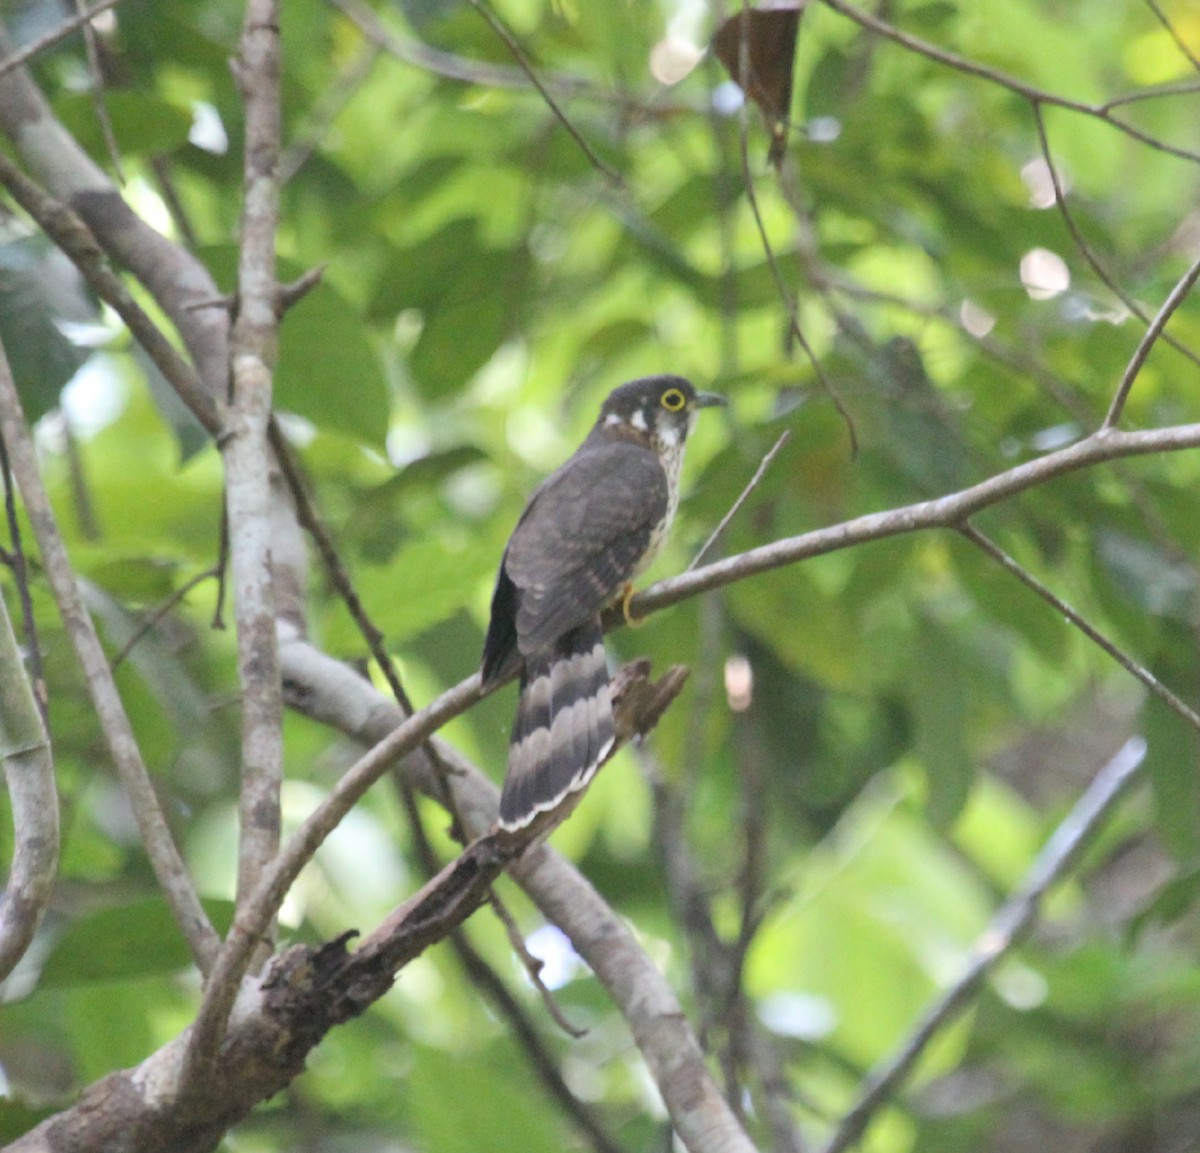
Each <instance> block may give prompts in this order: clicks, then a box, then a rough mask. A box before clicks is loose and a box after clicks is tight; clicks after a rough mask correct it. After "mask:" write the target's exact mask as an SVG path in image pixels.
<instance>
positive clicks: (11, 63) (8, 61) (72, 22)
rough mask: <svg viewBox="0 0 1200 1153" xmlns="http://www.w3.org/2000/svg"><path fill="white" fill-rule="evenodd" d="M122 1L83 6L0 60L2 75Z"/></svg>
mask: <svg viewBox="0 0 1200 1153" xmlns="http://www.w3.org/2000/svg"><path fill="white" fill-rule="evenodd" d="M120 3H121V0H97V2H96V3H95V4H93V5H92V6H91V7H90V8H81V9H80V10H79V11H78V12H76V13H75V15H74V16H72V17H70V19H68V20H64V21H63V22H62V23H61V24H59V25H58V26H57V27H55V28H51V29H50V31H49V32H47V33H46V34H45V35H44V36H39V37H38V38H37V39H36V40H34V41H31V42H30V43H29V44H26V45H25V47H24V48H21V49H18V50H17V51H15V52H13V53H12V54H11V55H8V56H5V58H4V59H3V60H0V76H3V75H4V74H5V73H6V72H11V71H12V70H13V69H14V68H19V67H20V66H21V65H22V64H25V63H27V62H28V61H30V60H32V59H33V58H34V57H35V56H37V55H39V54H40V53H42V52H45V51H46V49H47V48H53V47H54V45H55V44H58V43H59V42H60V41H62V40H65V39H66V38H67V37H68V36H70V35H71V34H72V33H73V32H77V31H79V29H80V28H86V27H87V26H88V25H89V24H90V23H91V22H92V21H93V20H95V19H96V17H97V16H99V15H100V14H101V13H102V12H107V11H108V10H109V9H110V8H115V7H116V6H117V5H118V4H120Z"/></svg>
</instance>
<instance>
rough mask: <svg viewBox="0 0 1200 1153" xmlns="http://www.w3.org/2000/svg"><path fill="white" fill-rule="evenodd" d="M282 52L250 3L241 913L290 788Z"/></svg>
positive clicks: (243, 65) (234, 568)
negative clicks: (283, 636) (275, 416)
mask: <svg viewBox="0 0 1200 1153" xmlns="http://www.w3.org/2000/svg"><path fill="white" fill-rule="evenodd" d="M279 52H280V45H279V11H278V7H277V3H276V0H250V3H249V4H247V6H246V19H245V25H244V27H243V30H242V43H241V51H240V54H239V57H238V60H237V62H236V65H235V75H236V77H237V80H238V82H239V85H240V87H241V90H242V99H243V102H244V105H245V110H246V144H245V160H244V202H243V205H242V226H241V237H242V243H241V252H240V258H239V264H238V313H237V319H236V320H235V321H234V325H233V335H232V339H231V356H232V376H233V382H232V383H233V398H232V403H231V404H230V407H229V410H228V413H227V415H226V420H225V435H224V436H223V437H222V441H221V452H222V456H223V458H224V461H225V500H226V514H227V517H228V525H229V559H230V574H231V577H232V581H233V590H234V618H235V621H236V624H237V650H238V683H239V685H240V687H241V706H242V785H241V791H240V794H239V801H238V876H237V908H238V910H239V912H242V911H244V910H245V907H246V902H247V901H248V900H249V899H250V894H251V893H252V892H253V891H254V888H255V887H256V886H257V884H258V882H259V880H260V878H261V877H262V874H263V871H264V869H266V867H267V865H268V863H269V862H270V861H271V860H272V859H273V858H274V856H275V854H276V853H277V852H278V849H279V836H280V807H279V806H280V789H281V787H282V784H283V693H282V688H281V684H280V672H279V648H278V644H277V641H276V633H275V616H276V606H275V593H274V588H273V582H272V573H271V481H270V462H271V450H270V447H269V445H268V443H267V427H268V424H269V422H270V419H271V390H272V374H273V372H274V366H275V358H276V342H277V335H278V333H277V328H278V317H277V314H276V295H277V285H276V280H275V231H276V228H277V226H278V216H279V188H278V173H277V168H278V163H279V132H280V107H279V77H280V60H279ZM264 931H266V930H265V927H264ZM230 995H232V991H230Z"/></svg>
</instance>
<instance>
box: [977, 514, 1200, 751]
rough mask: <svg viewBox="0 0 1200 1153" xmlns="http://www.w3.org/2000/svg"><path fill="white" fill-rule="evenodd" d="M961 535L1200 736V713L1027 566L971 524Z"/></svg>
mask: <svg viewBox="0 0 1200 1153" xmlns="http://www.w3.org/2000/svg"><path fill="white" fill-rule="evenodd" d="M960 532H961V533H962V535H963V536H964V537H966V538H967V540H969V541H970V542H971V543H972V544H973V545H975V546H976V547H977V548H980V549H982V550H983V551H984V552H985V553H987V555H988V556H990V557H991V558H992V560H994V561H997V562H998V563H999V564H1001V565H1003V566H1004V568H1005V569H1007V570H1008V572H1010V573H1012V575H1013V576H1015V577H1016V578H1017V580H1019V581H1020V582H1021V583H1022V584H1023V585H1024V586H1025V587H1026V588H1028V589H1030V590H1032V591H1033V592H1035V593H1036V594H1037V595H1038V596H1039V597H1041V598H1042V600H1044V601H1045V602H1046V603H1047V604H1048V605H1050V607H1051V608H1052V609H1054V611H1055V612H1056V613H1061V614H1062V615H1063V616H1064V617H1065V618H1066V619H1067V620H1068V621H1070V622H1071V624H1073V625H1074V626H1075V627H1076V628H1077V629H1078V630H1079V631H1080V632H1081V633H1083V635H1084V636H1086V637H1087V638H1088V640H1090V641H1092V642H1093V643H1094V644H1097V645H1099V646H1100V648H1102V649H1103V650H1104V651H1105V652H1106V653H1107V654H1108V655H1109V656H1110V657H1112V659H1113V660H1114V661H1116V662H1117V664H1119V665H1120V666H1121V667H1122V668H1123V669H1124V670H1125V671H1126V672H1127V673H1129V674H1130V675H1131V676H1133V677H1135V678H1136V679H1137V680H1138V681H1140V682H1141V683H1142V684H1143V685H1145V686H1146V688H1147V689H1149V690H1150V692H1152V693H1153V694H1154V695H1155V696H1156V697H1158V699H1159V700H1160V701H1162V702H1163V704H1165V705H1166V706H1167V708H1169V709H1170V710H1171V711H1172V712H1174V713H1175V714H1177V715H1178V716H1179V717H1181V718H1182V719H1183V720H1184V721H1186V722H1187V723H1188V724H1189V725H1191V726H1192V728H1194V729H1195V730H1196V731H1197V732H1198V733H1200V713H1197V712H1196V710H1195V709H1193V708H1192V707H1191V706H1190V705H1188V704H1186V703H1185V702H1184V701H1182V700H1181V699H1180V698H1179V697H1177V696H1176V695H1175V694H1174V693H1173V692H1171V690H1170V689H1168V688H1167V687H1166V685H1164V684H1163V683H1162V681H1160V680H1159V679H1158V678H1157V677H1156V676H1155V675H1154V674H1153V673H1152V672H1151V671H1150V670H1149V669H1147V668H1144V667H1143V666H1142V665H1139V664H1138V663H1137V661H1135V660H1134V659H1133V658H1132V657H1130V656H1128V655H1127V654H1126V653H1125V652H1123V651H1122V650H1121V649H1120V648H1119V647H1118V646H1117V645H1116V644H1114V643H1113V642H1112V641H1111V640H1109V639H1108V637H1106V636H1105V635H1104V634H1103V633H1102V632H1101V631H1100V630H1099V629H1097V628H1096V627H1094V626H1093V625H1091V624H1089V623H1088V621H1087V620H1086V619H1084V617H1082V616H1080V614H1079V613H1077V612H1076V611H1075V610H1074V609H1073V608H1072V607H1071V606H1070V605H1069V604H1067V602H1066V601H1064V600H1063V599H1062V598H1061V597H1060V596H1058V595H1057V594H1055V593H1054V592H1052V591H1051V590H1050V589H1049V588H1048V587H1047V586H1046V585H1044V584H1042V582H1041V581H1040V580H1038V579H1037V577H1035V576H1034V575H1033V573H1031V572H1030V571H1029V570H1028V569H1027V568H1025V567H1024V565H1022V564H1020V563H1018V562H1017V561H1016V560H1014V559H1013V558H1012V557H1011V556H1009V554H1008V553H1006V552H1005V551H1004V550H1003V549H1002V548H1001V547H1000V546H999V545H998V544H996V543H995V541H993V540H992V539H991V538H990V537H987V536H985V535H984V534H983V533H981V532H980V531H979V530H978V529H977V528H975V527H974V526H973V525H971V524H965V525H963V526H962V528H961V529H960Z"/></svg>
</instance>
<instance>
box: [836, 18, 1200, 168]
mask: <svg viewBox="0 0 1200 1153" xmlns="http://www.w3.org/2000/svg"><path fill="white" fill-rule="evenodd" d="M821 3H823V4H824V5H825V7H827V8H830V9H832V10H833V11H834V12H837V13H838V14H839V15H842V16H845V17H846V18H847V19H848V20H852V21H853V22H854V23H855V24H857V25H858V26H859V27H860V28H864V29H866V30H867V31H868V32H872V33H874V34H875V35H876V36H882V37H883V38H884V39H886V40H890V41H892V42H893V43H894V44H898V45H900V47H902V48H905V49H907V50H908V51H909V52H915V53H916V54H917V55H919V56H924V57H926V58H927V59H929V60H933V61H936V62H937V63H938V64H944V65H945V66H946V67H948V68H952V69H954V70H955V71H956V72H961V73H963V74H964V75H966V76H974V77H976V78H977V79H980V80H986V81H988V82H990V83H992V84H995V85H997V86H999V87H1000V88H1004V89H1007V90H1008V91H1009V92H1012V93H1014V94H1015V95H1017V96H1023V97H1024V98H1025V99H1026V100H1029V101H1031V102H1033V103H1040V104H1049V105H1053V106H1054V107H1056V108H1065V109H1067V111H1069V112H1077V113H1079V114H1080V115H1082V116H1091V117H1094V118H1095V119H1097V120H1100V121H1102V122H1103V123H1105V124H1110V125H1112V127H1113V128H1115V129H1117V131H1118V132H1122V133H1124V134H1125V135H1126V136H1129V137H1131V138H1132V139H1134V140H1137V141H1138V142H1139V143H1141V144H1145V145H1146V146H1147V147H1148V148H1153V149H1155V151H1158V152H1164V153H1166V154H1167V155H1169V156H1175V157H1178V158H1179V159H1180V160H1189V161H1192V162H1193V163H1200V154H1198V153H1195V152H1191V151H1189V150H1188V149H1186V148H1179V147H1177V146H1175V145H1173V144H1169V143H1167V142H1166V141H1165V140H1159V139H1158V138H1157V137H1154V136H1151V135H1150V134H1149V133H1147V132H1143V131H1142V130H1141V129H1140V128H1138V127H1136V126H1135V125H1133V124H1130V123H1129V122H1128V121H1126V120H1121V119H1118V118H1117V117H1116V116H1113V115H1112V113H1111V112H1109V111H1108V110H1107V108H1106V106H1105V105H1104V103H1103V102H1101V103H1099V104H1088V103H1087V102H1086V101H1082V100H1072V99H1070V98H1069V97H1066V96H1059V95H1057V94H1056V93H1054V92H1047V91H1045V90H1044V89H1041V88H1038V87H1036V86H1035V85H1033V84H1028V83H1026V82H1025V81H1023V80H1018V79H1017V78H1016V77H1015V76H1009V75H1008V74H1007V73H1005V72H1001V71H999V69H996V68H989V67H988V66H987V65H986V64H980V63H978V62H977V61H975V60H970V59H968V58H967V57H965V56H959V55H958V54H957V53H954V52H950V51H948V50H947V49H945V48H939V47H938V46H937V45H936V44H931V43H930V42H929V41H928V40H922V39H921V38H920V37H919V36H914V35H912V33H910V32H905V31H903V30H902V29H900V28H897V27H896V26H895V25H894V24H889V23H888V22H887V21H886V20H882V19H880V17H878V16H876V15H874V14H873V13H870V12H868V11H866V10H865V9H863V8H859V7H858V6H857V5H856V4H851V3H849V0H821Z"/></svg>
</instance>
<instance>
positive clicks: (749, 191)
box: [738, 0, 858, 456]
mask: <svg viewBox="0 0 1200 1153" xmlns="http://www.w3.org/2000/svg"><path fill="white" fill-rule="evenodd" d="M746 3H747V0H742V4H743V7H742V12H743V19H744V18H745V12H746V7H745V5H746ZM739 53H740V58H739V66H738V71H739V74H740V75H741V76H742V77H746V76H748V75H749V73H750V62H749V55H748V53H749V39H748V38H747V37H745V36H743V37H742V38H741V41H740V44H739ZM748 88H749V84H748V82H747V83H745V84H743V85H742V90H743V91H746V90H748ZM738 149H739V152H740V155H741V161H742V185H743V187H744V188H745V190H746V201H747V203H748V204H749V205H750V212H751V215H753V217H754V225H755V227H756V228H757V229H758V238H759V242H760V243H761V244H762V249H763V254H764V255H765V256H766V258H767V266H768V267H769V268H770V270H771V278H772V279H773V280H774V281H775V289H776V291H777V292H778V293H779V297H780V299H781V300H782V301H783V305H784V309H785V311H786V312H787V323H788V332H789V333H790V334H791V335H792V337H793V338H794V339H795V340H796V343H797V344H799V345H800V347H801V349H803V351H804V355H805V356H806V357H807V358H808V363H809V365H810V366H811V368H812V370H813V374H814V375H815V376H816V378H817V380H818V381H819V382H820V385H821V387H822V388H823V389H824V390H825V394H826V396H828V397H829V399H830V400H831V401H832V402H833V407H834V408H835V409H837V412H838V415H839V416H840V417H841V418H842V422H843V423H844V424H845V426H846V432H847V433H848V434H849V436H850V454H851V456H857V455H858V433H857V432H856V431H855V428H854V418H853V417H852V416H851V415H850V411H849V410H848V409H847V408H846V405H845V403H844V402H843V401H842V398H841V395H840V394H839V393H838V390H837V389H836V388H834V386H833V382H832V381H831V380H830V379H829V377H828V376H826V375H825V370H824V369H823V368H822V367H821V362H820V360H819V359H818V358H817V354H816V353H815V352H814V351H813V348H812V345H811V344H809V342H808V337H807V336H805V335H804V330H803V329H802V328H801V327H800V316H799V306H798V304H797V301H796V299H795V298H794V297H793V296H792V292H791V289H790V288H789V287H788V285H787V282H786V281H785V280H784V279H783V270H782V269H781V268H780V267H779V261H778V259H777V258H776V256H775V249H774V247H773V246H772V244H771V238H770V236H768V235H767V225H766V222H765V221H764V220H763V215H762V210H761V209H760V208H759V204H758V193H757V192H756V191H755V187H754V174H753V172H751V170H750V123H749V114H748V108H747V104H746V102H745V101H743V102H742V107H741V111H740V119H739V124H738Z"/></svg>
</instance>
